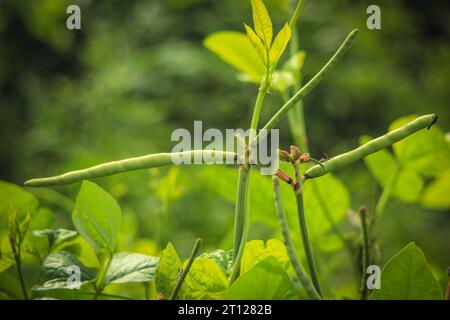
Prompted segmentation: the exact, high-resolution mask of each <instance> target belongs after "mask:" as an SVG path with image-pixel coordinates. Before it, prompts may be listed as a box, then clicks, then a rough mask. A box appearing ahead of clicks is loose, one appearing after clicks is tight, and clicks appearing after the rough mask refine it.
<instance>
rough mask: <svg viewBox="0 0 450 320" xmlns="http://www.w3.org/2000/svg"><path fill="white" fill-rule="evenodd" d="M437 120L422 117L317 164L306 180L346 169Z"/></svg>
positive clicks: (435, 118)
mask: <svg viewBox="0 0 450 320" xmlns="http://www.w3.org/2000/svg"><path fill="white" fill-rule="evenodd" d="M437 118H438V117H437V115H436V114H429V115H426V116H421V117H419V118H417V119H415V120H413V121H411V122H409V123H408V124H406V125H404V126H403V127H400V128H398V129H396V130H393V131H391V132H389V133H387V134H385V135H383V136H381V137H378V138H376V139H373V140H371V141H369V142H368V143H366V144H364V145H362V146H360V147H358V148H356V149H353V150H351V151H349V152H346V153H343V154H341V155H338V156H336V157H333V158H331V159H330V160H328V161H325V162H323V163H321V164H320V165H319V164H317V165H315V166H313V167H311V168H309V169H308V170H307V171H306V172H305V174H304V175H305V178H306V179H309V178H317V177H320V176H323V175H324V174H326V173H328V172H332V171H334V170H336V169H339V168H342V167H345V166H347V165H349V164H351V163H353V162H355V161H357V160H360V159H362V158H364V157H367V156H368V155H370V154H372V153H375V152H377V151H380V150H381V149H383V148H386V147H389V146H390V145H392V144H394V143H396V142H398V141H400V140H402V139H404V138H406V137H408V136H410V135H412V134H413V133H415V132H417V131H419V130H421V129H424V128H428V129H429V128H430V127H431V126H432V125H433V124H434V123H435V122H436V121H437Z"/></svg>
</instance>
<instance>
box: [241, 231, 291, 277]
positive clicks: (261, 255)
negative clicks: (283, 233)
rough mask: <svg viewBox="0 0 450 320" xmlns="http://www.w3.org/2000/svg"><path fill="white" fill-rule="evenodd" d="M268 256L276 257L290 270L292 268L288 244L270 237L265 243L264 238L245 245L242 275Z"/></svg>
mask: <svg viewBox="0 0 450 320" xmlns="http://www.w3.org/2000/svg"><path fill="white" fill-rule="evenodd" d="M267 257H274V258H275V259H277V261H278V262H279V263H280V264H281V265H282V266H283V267H284V268H285V270H288V269H290V268H291V263H290V260H289V256H288V254H287V250H286V246H285V245H284V243H283V242H281V241H279V240H276V239H269V240H267V243H266V244H264V241H262V240H252V241H249V242H247V244H246V245H245V250H244V254H243V255H242V260H241V269H240V272H241V275H243V274H245V273H246V272H248V271H249V270H251V269H252V268H253V266H255V265H256V264H257V263H259V262H260V261H262V260H264V259H265V258H267Z"/></svg>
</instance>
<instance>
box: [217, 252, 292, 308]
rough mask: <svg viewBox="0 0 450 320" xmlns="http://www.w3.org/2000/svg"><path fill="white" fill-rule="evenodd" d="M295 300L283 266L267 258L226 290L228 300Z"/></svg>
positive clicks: (290, 282)
mask: <svg viewBox="0 0 450 320" xmlns="http://www.w3.org/2000/svg"><path fill="white" fill-rule="evenodd" d="M295 298H297V294H296V292H295V289H294V286H293V284H292V281H291V279H290V277H289V275H288V274H287V273H286V271H285V270H284V268H283V266H282V265H281V264H280V263H279V262H278V260H277V259H275V258H274V257H272V256H271V257H267V258H265V259H264V260H262V261H260V262H259V263H258V264H256V265H255V266H253V268H251V269H250V270H249V271H248V272H246V273H245V274H243V275H241V276H240V277H239V278H238V279H237V280H236V281H235V282H233V284H232V285H231V286H230V288H229V289H228V290H227V293H226V296H225V299H229V300H241V299H249V300H290V299H295Z"/></svg>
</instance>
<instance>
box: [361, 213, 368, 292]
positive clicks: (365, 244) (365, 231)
mask: <svg viewBox="0 0 450 320" xmlns="http://www.w3.org/2000/svg"><path fill="white" fill-rule="evenodd" d="M359 217H360V218H361V231H362V236H363V247H362V253H363V257H362V270H361V271H362V272H361V275H362V276H361V300H367V298H368V296H369V289H368V288H367V284H366V282H367V276H368V275H367V273H366V271H367V267H368V266H369V265H370V243H369V228H368V226H367V208H365V207H361V208H360V209H359Z"/></svg>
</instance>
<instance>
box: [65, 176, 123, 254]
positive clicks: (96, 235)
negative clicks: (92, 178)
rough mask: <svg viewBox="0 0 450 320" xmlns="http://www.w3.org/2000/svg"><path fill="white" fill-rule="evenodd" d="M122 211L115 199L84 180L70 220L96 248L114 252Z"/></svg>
mask: <svg viewBox="0 0 450 320" xmlns="http://www.w3.org/2000/svg"><path fill="white" fill-rule="evenodd" d="M121 219H122V212H121V210H120V207H119V205H118V204H117V202H116V200H114V198H113V197H111V196H110V195H109V194H108V193H107V192H106V191H104V190H103V189H102V188H100V187H99V186H97V185H96V184H94V183H92V182H89V181H84V182H83V184H82V185H81V189H80V192H79V193H78V197H77V201H76V203H75V208H74V210H73V212H72V220H73V223H74V225H75V227H76V228H77V230H78V232H79V233H80V234H81V235H82V236H83V237H84V238H85V239H86V240H87V241H88V242H89V244H90V245H91V246H92V247H93V248H94V249H95V250H96V251H99V250H100V249H104V248H106V249H108V250H109V251H110V252H114V250H115V248H116V243H117V234H118V233H119V230H120V224H121Z"/></svg>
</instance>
